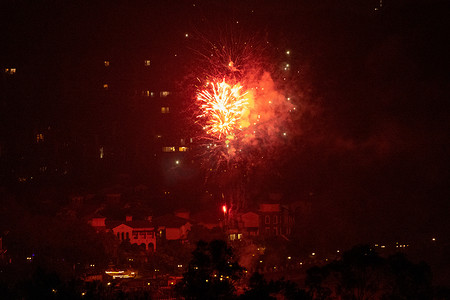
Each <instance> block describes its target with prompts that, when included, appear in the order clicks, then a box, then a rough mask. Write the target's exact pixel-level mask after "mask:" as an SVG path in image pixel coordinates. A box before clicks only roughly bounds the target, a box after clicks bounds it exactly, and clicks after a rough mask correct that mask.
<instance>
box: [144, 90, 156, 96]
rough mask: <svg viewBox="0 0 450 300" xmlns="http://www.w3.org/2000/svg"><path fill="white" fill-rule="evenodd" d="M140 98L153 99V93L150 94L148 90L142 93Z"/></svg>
mask: <svg viewBox="0 0 450 300" xmlns="http://www.w3.org/2000/svg"><path fill="white" fill-rule="evenodd" d="M142 96H144V97H155V93H153V92H150V91H149V90H145V91H142Z"/></svg>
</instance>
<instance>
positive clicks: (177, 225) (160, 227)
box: [153, 214, 192, 241]
mask: <svg viewBox="0 0 450 300" xmlns="http://www.w3.org/2000/svg"><path fill="white" fill-rule="evenodd" d="M183 216H186V215H185V214H183ZM153 223H154V224H155V226H156V228H157V232H158V236H159V237H161V238H163V239H165V240H168V241H174V240H180V241H185V240H187V236H188V233H189V231H190V230H191V227H192V223H191V221H190V220H189V219H186V218H183V217H180V216H177V215H173V214H166V215H163V216H161V217H157V218H154V222H153Z"/></svg>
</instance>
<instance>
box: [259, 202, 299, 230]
mask: <svg viewBox="0 0 450 300" xmlns="http://www.w3.org/2000/svg"><path fill="white" fill-rule="evenodd" d="M258 214H259V233H260V235H264V236H277V235H279V236H282V237H284V238H287V236H289V235H291V231H292V227H293V225H294V217H293V215H292V213H291V211H290V210H289V209H288V208H287V207H286V206H284V205H281V204H279V203H265V204H260V205H259V210H258Z"/></svg>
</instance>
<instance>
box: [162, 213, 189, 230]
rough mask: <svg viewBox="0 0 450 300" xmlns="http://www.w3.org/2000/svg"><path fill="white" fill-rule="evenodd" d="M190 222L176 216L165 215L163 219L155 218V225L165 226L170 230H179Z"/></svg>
mask: <svg viewBox="0 0 450 300" xmlns="http://www.w3.org/2000/svg"><path fill="white" fill-rule="evenodd" d="M188 222H189V221H188V220H186V219H183V218H180V217H177V216H174V215H172V214H167V215H163V216H161V217H157V218H153V223H154V224H155V225H157V226H165V227H169V228H178V227H181V226H183V225H185V224H187V223H188Z"/></svg>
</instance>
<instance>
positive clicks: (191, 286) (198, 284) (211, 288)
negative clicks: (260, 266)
mask: <svg viewBox="0 0 450 300" xmlns="http://www.w3.org/2000/svg"><path fill="white" fill-rule="evenodd" d="M243 271H244V269H243V268H242V267H241V266H240V265H239V264H238V263H237V260H236V259H235V258H234V257H233V250H232V248H231V247H229V246H228V245H227V243H226V242H225V241H221V240H214V241H212V242H210V243H206V242H204V241H199V242H198V243H197V248H196V249H195V250H194V251H193V252H192V260H191V262H190V263H189V266H188V271H187V272H186V273H185V274H184V276H183V280H182V281H181V282H180V283H179V284H178V285H177V287H176V290H177V292H178V293H179V294H180V295H182V296H183V297H185V298H186V299H231V298H234V297H235V292H236V285H237V283H238V281H239V280H240V279H241V278H242V275H243Z"/></svg>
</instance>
